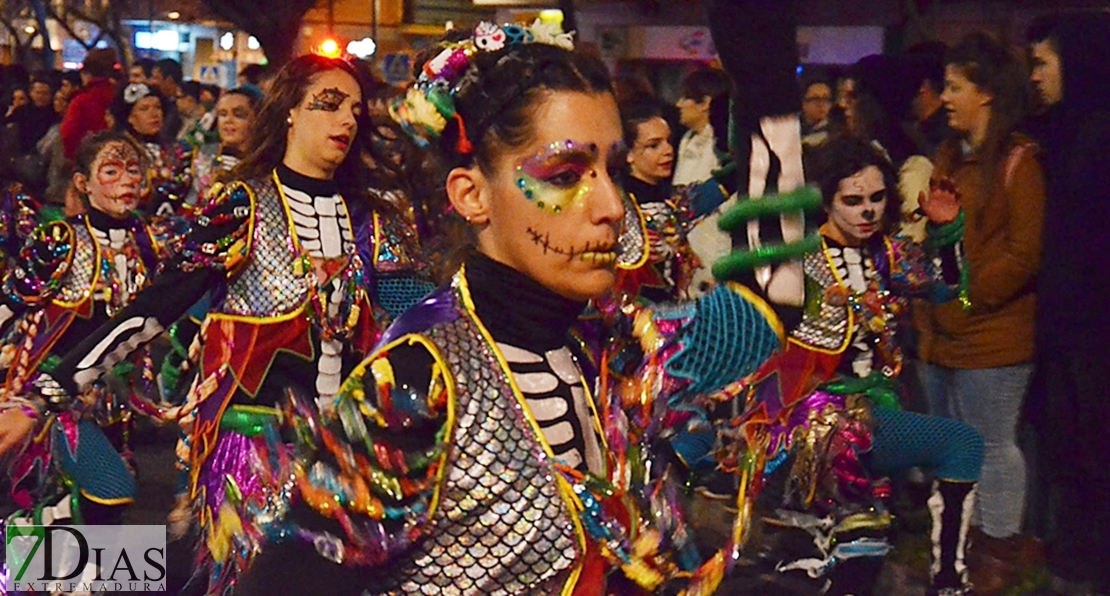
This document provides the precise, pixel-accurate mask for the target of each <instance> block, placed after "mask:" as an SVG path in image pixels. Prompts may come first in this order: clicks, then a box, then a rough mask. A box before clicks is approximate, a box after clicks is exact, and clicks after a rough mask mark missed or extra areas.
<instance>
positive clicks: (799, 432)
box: [725, 138, 983, 596]
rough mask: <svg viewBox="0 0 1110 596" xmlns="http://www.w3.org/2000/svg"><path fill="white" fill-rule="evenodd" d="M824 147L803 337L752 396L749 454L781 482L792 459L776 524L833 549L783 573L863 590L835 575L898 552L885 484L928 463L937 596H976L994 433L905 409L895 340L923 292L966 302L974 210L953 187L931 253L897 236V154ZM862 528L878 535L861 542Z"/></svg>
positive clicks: (795, 338) (792, 563)
mask: <svg viewBox="0 0 1110 596" xmlns="http://www.w3.org/2000/svg"><path fill="white" fill-rule="evenodd" d="M822 151H823V157H824V158H825V163H824V164H822V165H823V167H821V168H820V169H819V170H820V171H819V172H818V174H817V178H818V180H820V186H821V191H822V198H823V202H824V209H825V212H826V214H827V221H826V222H825V223H824V224H823V225H822V226H821V228H820V233H821V248H820V250H819V251H817V252H815V253H812V254H809V255H807V256H806V257H805V259H804V267H803V268H804V272H805V275H806V295H805V298H806V299H805V306H804V307H803V309H802V311H803V312H802V315H801V316H802V319H801V323H800V324H799V325H798V326H797V327H795V328H794V329H793V330H792V331H790V339H789V342H788V344H787V349H786V350H785V351H784V352H783V353H781V354H780V355H778V356H776V357H775V358H773V359H772V360H771V361H769V362H768V363H767V364H766V365H765V366H764V367H763V368H762V369H761V370H760V372H758V373H757V374H756V375H755V377H754V378H753V380H752V382H751V384H749V385H747V386H746V387H745V389H744V391H743V392H742V393H741V395H743V396H744V397H745V398H746V399H747V403H748V404H749V406H748V408H747V412H746V414H745V415H744V418H743V422H742V428H743V429H744V431H745V437H744V438H745V441H746V445H745V447H744V448H746V449H751V450H762V452H763V453H764V454H765V455H766V457H768V458H769V459H770V461H772V462H774V463H772V464H771V465H770V466H769V467H768V468H767V469H766V472H768V473H770V472H771V471H772V470H773V469H774V468H775V467H776V466H777V465H779V464H780V463H782V462H783V460H784V459H786V458H787V457H789V458H791V460H790V461H792V462H793V463H792V464H791V465H790V466H788V468H789V475H788V476H787V477H786V478H785V489H784V495H783V500H782V501H781V502H780V503H778V504H777V506H778V507H781V508H782V509H780V510H779V511H778V515H777V516H776V517H777V520H776V522H775V523H776V524H778V525H785V526H791V527H796V528H802V529H805V530H806V531H808V532H811V533H812V534H813V535H814V543H815V544H816V545H817V546H818V550H819V551H820V554H819V555H816V556H813V557H806V558H803V559H800V560H787V561H783V563H782V564H780V566H779V569H780V570H783V571H788V570H804V571H806V572H807V573H809V574H810V576H811V577H829V576H831V577H832V578H833V579H834V580H837V581H839V582H841V583H842V585H838V586H834V588H833V593H853V592H854V593H859V591H858V590H859V588H858V586H859V584H860V578H859V577H844V576H843V574H836V573H835V572H834V571H833V570H834V569H835V568H836V567H837V565H842V564H843V563H844V561H847V560H850V559H853V558H856V557H861V556H863V557H872V556H876V555H881V554H885V551H886V550H887V549H888V548H889V547H887V546H886V545H885V544H884V538H883V530H884V528H885V527H886V526H888V525H889V521H890V519H889V514H886V513H885V510H884V509H883V507H882V505H881V503H879V502H878V497H882V496H885V495H886V494H888V493H889V489H888V488H886V487H885V486H883V485H882V484H880V483H878V482H877V478H878V477H879V476H882V475H889V474H892V473H895V472H899V471H904V470H906V469H908V468H909V467H912V466H920V467H923V468H927V469H929V470H932V471H933V472H934V474H935V477H936V483H935V484H934V487H933V495H932V497H931V498H930V499H929V511H930V513H931V515H932V523H933V531H932V533H931V537H932V540H933V549H932V554H933V564H932V567H931V570H930V571H931V577H932V592H931V593H933V594H940V595H945V596H955V595H962V594H970V589H971V588H970V585H969V584H968V583H967V566H966V562H965V557H964V554H965V547H966V545H967V532H968V528H969V523H970V519H971V511H972V505H973V503H974V494H975V490H974V489H975V482H976V481H977V480H978V477H979V468H980V465H981V464H982V456H983V442H982V438H981V437H980V436H979V435H978V434H977V433H976V432H975V431H974V430H973V429H972V428H971V427H969V426H967V425H965V424H962V423H959V422H956V421H953V420H949V419H944V418H936V417H931V416H925V415H922V414H916V413H912V412H908V411H903V410H901V409H900V408H899V407H898V401H897V396H898V394H899V388H898V386H897V378H898V374H899V372H900V371H901V364H902V361H901V352H900V348H899V345H898V342H897V341H896V338H895V334H896V332H897V329H898V324H899V322H900V321H899V320H900V319H902V318H905V317H904V315H905V312H904V310H905V307H906V304H907V299H908V298H909V297H910V296H917V297H924V298H929V299H933V300H938V301H945V300H951V299H954V298H956V296H957V295H958V290H959V285H960V278H961V275H960V267H961V264H960V263H959V262H958V261H957V259H956V253H955V251H954V250H953V248H952V247H953V245H954V244H955V243H956V241H958V240H959V238H960V233H961V229H962V215H961V214H962V212H961V211H960V208H959V205H958V202H957V200H956V197H955V194H954V193H952V192H951V189H946V188H936V189H934V190H933V192H932V194H931V195H930V196H928V197H925V200H924V201H923V202H922V209H923V211H924V213H925V214H926V216H927V217H928V218H929V220H930V221H931V222H933V225H932V226H931V228H930V238H929V241H928V243H927V247H928V248H929V249H930V250H931V252H930V256H926V254H925V253H924V252H923V251H922V250H921V249H920V248H919V247H917V246H916V245H915V244H913V243H911V242H910V241H908V240H906V239H905V238H901V237H894V236H892V235H890V234H889V233H887V232H886V231H885V229H884V228H885V227H886V226H890V225H892V224H893V222H897V221H898V220H899V218H900V209H899V200H898V199H897V195H896V194H895V193H896V188H897V186H896V182H895V180H896V178H895V175H894V171H893V169H892V167H891V165H890V163H889V162H888V161H887V159H886V158H885V156H884V155H882V154H881V153H880V152H879V150H877V149H876V148H874V147H872V146H871V145H869V144H868V143H866V142H864V141H860V140H857V139H851V138H846V139H841V140H837V141H833V142H832V143H830V144H829V145H827V146H826V147H824V148H822ZM735 215H736V214H735V213H733V214H726V216H725V217H726V218H728V217H730V216H735ZM941 249H944V250H941ZM865 454H866V455H865ZM784 469H786V468H784ZM861 528H870V529H872V530H878V532H875V533H870V534H868V535H865V536H863V537H860V536H859V535H856V536H855V538H856V539H851V538H849V536H852V533H853V532H859V530H860V529H861ZM826 571H828V572H830V573H829V576H825V572H826ZM843 582H851V583H853V584H854V585H855V586H857V587H854V588H850V589H849V588H845V587H844V585H843ZM834 583H835V582H834Z"/></svg>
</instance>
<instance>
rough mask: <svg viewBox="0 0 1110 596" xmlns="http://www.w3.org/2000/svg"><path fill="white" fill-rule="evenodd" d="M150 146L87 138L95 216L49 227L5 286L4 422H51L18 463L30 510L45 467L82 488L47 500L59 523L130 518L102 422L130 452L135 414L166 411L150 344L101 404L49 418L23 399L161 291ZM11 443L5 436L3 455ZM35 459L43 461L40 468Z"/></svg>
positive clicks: (106, 389)
mask: <svg viewBox="0 0 1110 596" xmlns="http://www.w3.org/2000/svg"><path fill="white" fill-rule="evenodd" d="M141 151H142V150H141V149H140V148H139V147H138V145H136V144H135V143H134V141H132V140H131V139H130V137H128V136H126V135H124V134H121V133H116V132H102V133H99V134H97V135H95V136H93V137H91V138H89V139H87V140H85V141H84V142H83V143H82V144H81V146H80V148H79V149H78V150H77V154H76V172H75V173H74V175H73V183H74V186H75V187H76V189H77V191H78V192H79V193H80V194H81V196H83V197H84V198H85V200H86V212H85V213H84V214H82V215H78V216H74V217H71V218H69V219H67V220H64V221H61V222H55V223H53V224H46V225H45V226H44V227H42V228H40V229H38V230H37V231H36V232H35V233H34V236H33V238H32V239H31V240H30V241H29V242H28V243H26V244H25V245H24V248H23V250H22V251H21V252H20V253H19V255H18V257H19V258H18V263H19V264H18V265H17V266H18V268H19V269H18V270H17V271H12V272H9V273H8V276H7V279H6V280H5V283H4V286H3V288H4V290H3V291H4V296H3V299H4V303H3V304H2V305H0V330H2V333H3V336H4V337H5V343H4V345H3V347H2V350H3V361H4V368H5V369H6V371H5V380H4V392H5V394H6V395H7V396H8V399H7V400H6V401H5V402H4V403H5V406H7V407H6V409H5V411H4V413H3V414H0V417H2V418H3V422H0V426H3V427H4V428H6V429H7V428H10V425H13V424H14V425H17V426H19V427H20V428H28V429H29V428H31V427H32V426H37V423H39V422H43V423H44V424H45V427H44V428H42V429H40V430H43V431H46V432H38V433H35V438H34V439H33V441H32V442H31V443H30V444H27V445H24V446H23V449H22V451H21V452H20V455H19V456H17V457H16V459H14V460H13V464H12V465H11V467H9V470H10V471H11V475H12V480H13V483H12V484H13V487H14V488H13V496H14V497H15V499H16V502H17V503H18V504H19V505H20V506H22V507H30V506H31V505H32V504H33V503H34V500H35V499H36V498H38V497H42V496H43V494H42V493H41V492H37V491H39V490H41V489H42V485H41V484H39V483H40V482H42V480H43V478H40V477H39V473H42V471H43V470H53V469H57V470H58V471H59V472H60V474H61V475H62V477H63V478H64V479H65V482H66V483H67V484H71V485H73V486H75V487H76V488H77V489H78V491H79V492H78V493H77V494H79V496H77V494H75V495H74V497H73V502H70V497H69V496H68V495H67V496H66V497H65V498H64V499H63V500H62V501H60V502H53V501H51V502H48V503H45V506H46V507H47V509H48V510H50V511H53V512H54V513H55V518H56V519H58V520H59V523H80V522H79V521H77V520H81V519H84V520H85V521H86V522H94V523H119V520H120V516H121V515H122V506H124V505H127V504H129V503H130V502H131V501H132V499H133V498H134V496H135V481H134V478H132V475H131V472H130V471H129V470H128V468H127V466H126V465H125V464H124V462H123V461H122V460H121V458H120V456H119V454H118V453H116V451H115V450H114V449H113V446H112V443H110V442H109V441H108V440H107V438H106V437H105V435H104V433H103V432H102V431H101V430H100V428H98V426H97V424H100V425H102V426H107V427H109V430H110V431H111V434H114V435H120V436H117V437H116V439H121V438H122V439H123V444H122V449H123V450H124V451H125V452H126V451H128V448H127V445H126V436H127V432H126V430H127V427H129V426H130V422H129V421H130V411H131V410H134V411H137V412H139V413H141V414H154V415H156V416H157V414H158V413H159V409H158V406H157V405H156V404H155V403H153V402H152V401H151V399H154V400H157V398H156V396H155V395H153V394H154V392H153V391H152V387H151V386H150V384H149V383H148V382H145V381H144V380H143V379H144V378H151V377H153V375H154V371H152V370H151V365H150V354H149V353H146V352H145V351H143V352H141V353H136V354H135V355H134V356H133V357H132V358H131V359H129V360H128V362H127V364H129V365H132V366H131V372H129V373H121V375H122V379H123V380H124V381H125V383H126V386H127V388H128V390H127V391H121V390H120V389H118V384H113V385H111V386H110V385H109V384H108V383H103V382H97V383H93V384H90V385H89V386H88V387H87V388H86V391H85V393H84V394H83V396H82V397H83V400H84V401H86V402H88V403H91V404H95V406H94V407H85V408H80V409H75V410H71V411H67V412H66V413H65V414H63V415H61V416H57V417H54V416H46V414H47V412H45V408H44V404H43V403H41V402H40V401H37V400H33V399H21V398H18V397H17V396H22V395H26V394H27V393H28V390H29V388H30V383H31V382H32V381H33V380H34V379H35V377H36V375H37V374H38V372H39V371H40V370H49V369H51V368H52V367H53V366H54V365H55V364H56V362H57V360H58V358H59V357H60V356H61V355H64V354H65V353H66V352H67V351H68V350H70V349H72V348H73V347H75V346H76V345H77V344H78V343H80V341H81V340H82V339H84V338H85V337H86V336H87V335H89V334H90V333H91V332H93V331H94V330H95V329H97V328H98V327H99V326H101V325H102V324H104V323H105V322H106V321H108V320H109V318H110V317H112V316H113V315H114V314H115V313H117V312H119V311H120V310H122V309H123V308H125V307H126V306H127V305H128V304H130V303H131V302H132V301H133V300H134V299H135V297H136V296H138V294H139V293H140V292H142V291H143V290H145V289H146V288H147V287H149V286H150V283H151V279H152V277H153V275H154V272H155V270H156V268H157V265H158V262H159V261H160V260H161V259H163V258H165V257H166V251H165V250H164V248H163V245H162V242H160V240H159V239H158V238H156V236H155V234H154V233H153V232H152V230H151V228H150V227H149V226H148V225H147V224H146V223H145V222H144V221H143V220H142V219H141V218H139V216H138V215H137V213H136V211H135V210H136V208H137V206H138V205H139V200H140V197H141V196H142V192H143V188H144V185H145V182H146V180H145V178H144V175H145V169H144V163H143V157H142V155H143V154H142V152H141ZM113 387H117V388H113ZM128 405H130V406H131V408H130V409H129V408H128ZM15 406H17V407H15ZM5 438H6V439H8V438H13V437H12V436H11V435H6V436H5ZM11 447H12V445H11V444H10V443H7V442H5V443H4V444H2V445H0V451H5V450H7V449H9V448H11ZM51 462H53V463H54V464H55V465H54V466H51V465H49V464H50V463H51ZM35 464H39V465H41V466H42V468H41V469H40V470H39V472H38V473H35V472H33V470H34V468H35ZM51 480H55V481H56V480H58V479H57V478H51ZM46 486H48V487H50V488H51V489H53V488H54V487H56V486H57V485H56V484H53V483H51V484H47V485H46ZM40 504H42V503H40Z"/></svg>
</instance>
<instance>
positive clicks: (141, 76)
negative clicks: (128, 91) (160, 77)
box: [127, 58, 154, 85]
mask: <svg viewBox="0 0 1110 596" xmlns="http://www.w3.org/2000/svg"><path fill="white" fill-rule="evenodd" d="M153 71H154V60H151V59H150V58H139V59H138V60H135V63H134V64H132V65H131V68H129V69H128V70H127V75H128V76H127V82H129V83H142V84H144V85H145V84H147V83H148V82H150V75H151V74H152V73H153Z"/></svg>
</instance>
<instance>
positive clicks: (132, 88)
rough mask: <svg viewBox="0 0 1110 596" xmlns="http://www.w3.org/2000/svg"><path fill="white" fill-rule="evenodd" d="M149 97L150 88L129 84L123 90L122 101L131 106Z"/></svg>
mask: <svg viewBox="0 0 1110 596" xmlns="http://www.w3.org/2000/svg"><path fill="white" fill-rule="evenodd" d="M148 95H150V87H147V86H146V85H144V84H142V83H131V84H130V85H128V86H127V87H126V88H125V89H124V90H123V101H126V102H127V103H129V104H133V103H135V102H137V101H139V100H140V99H142V98H144V97H146V96H148Z"/></svg>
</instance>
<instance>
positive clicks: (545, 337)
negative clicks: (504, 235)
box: [466, 253, 586, 351]
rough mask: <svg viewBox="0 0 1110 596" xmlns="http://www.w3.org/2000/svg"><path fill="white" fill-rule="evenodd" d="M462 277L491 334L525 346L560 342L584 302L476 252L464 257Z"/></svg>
mask: <svg viewBox="0 0 1110 596" xmlns="http://www.w3.org/2000/svg"><path fill="white" fill-rule="evenodd" d="M466 281H467V286H468V287H469V288H470V296H471V298H472V299H473V300H474V309H475V310H476V311H477V314H478V318H479V319H481V320H482V323H483V324H485V326H486V328H487V329H489V332H490V334H491V335H493V339H494V340H496V341H498V342H503V343H507V344H509V345H513V346H517V347H520V348H524V349H527V350H532V351H546V350H554V349H557V348H560V347H563V346H565V345H566V342H567V332H568V331H570V327H571V325H573V324H574V322H575V321H576V320H577V319H578V315H580V314H581V313H582V309H584V308H585V307H586V303H584V302H578V301H575V300H569V299H567V298H564V297H562V296H560V295H558V294H556V293H555V292H552V291H551V290H549V289H547V288H545V287H543V286H541V285H540V284H538V283H536V282H535V281H534V280H532V278H530V277H528V276H527V275H524V274H523V273H521V272H519V271H517V270H516V269H513V268H512V267H509V266H508V265H503V264H501V263H498V262H497V261H494V260H493V259H491V258H489V257H487V256H485V255H483V254H481V253H475V254H474V255H473V256H471V257H470V258H468V259H467V260H466Z"/></svg>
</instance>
